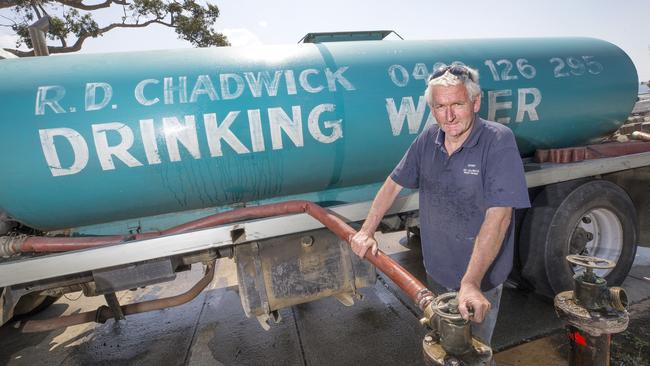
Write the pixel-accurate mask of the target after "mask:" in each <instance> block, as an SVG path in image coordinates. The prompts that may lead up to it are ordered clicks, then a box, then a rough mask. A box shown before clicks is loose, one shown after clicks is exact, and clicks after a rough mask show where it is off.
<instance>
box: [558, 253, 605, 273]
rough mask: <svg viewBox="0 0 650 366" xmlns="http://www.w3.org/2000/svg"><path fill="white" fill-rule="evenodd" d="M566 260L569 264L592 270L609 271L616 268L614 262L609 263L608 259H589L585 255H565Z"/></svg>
mask: <svg viewBox="0 0 650 366" xmlns="http://www.w3.org/2000/svg"><path fill="white" fill-rule="evenodd" d="M566 260H567V261H568V262H569V263H573V264H575V265H578V266H582V267H585V268H594V269H610V268H614V267H616V262H614V261H610V260H609V259H602V258H597V257H590V256H586V255H577V254H572V255H567V256H566Z"/></svg>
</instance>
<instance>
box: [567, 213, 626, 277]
mask: <svg viewBox="0 0 650 366" xmlns="http://www.w3.org/2000/svg"><path fill="white" fill-rule="evenodd" d="M622 250H623V225H622V224H621V220H619V218H618V216H616V214H615V213H614V212H612V211H610V210H608V209H605V208H596V209H593V210H589V211H587V212H586V213H585V214H584V215H582V217H581V218H580V220H578V224H577V225H576V227H575V229H574V230H573V233H572V237H571V239H570V244H569V253H570V254H579V255H587V256H592V257H598V258H602V259H608V260H611V261H614V262H618V259H619V258H620V256H621V252H622ZM571 269H572V270H573V272H574V273H582V272H583V271H584V268H582V267H579V266H575V265H571ZM612 270H613V269H598V270H594V273H595V274H596V275H598V276H600V277H605V276H607V275H608V274H610V273H611V272H612Z"/></svg>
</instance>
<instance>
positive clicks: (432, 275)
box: [352, 64, 530, 344]
mask: <svg viewBox="0 0 650 366" xmlns="http://www.w3.org/2000/svg"><path fill="white" fill-rule="evenodd" d="M425 97H426V100H427V102H428V103H429V106H430V107H431V110H432V112H433V114H434V116H435V117H436V121H437V122H438V124H437V125H433V126H431V127H429V128H427V129H425V130H424V131H423V132H422V133H421V134H420V135H419V136H418V137H417V138H416V139H415V140H414V141H413V143H412V144H411V146H410V147H409V149H408V151H407V152H406V154H405V155H404V157H403V158H402V160H401V161H400V163H399V164H398V165H397V167H396V168H395V169H394V170H393V172H392V173H391V174H390V176H389V177H388V178H387V179H386V182H385V183H384V185H383V186H382V187H381V189H380V190H379V192H378V193H377V196H376V197H375V200H374V201H373V204H372V207H371V208H370V212H369V213H368V217H367V218H366V221H365V222H364V224H363V226H362V228H361V230H359V232H358V233H357V234H356V235H355V236H354V237H353V239H352V248H353V250H354V252H355V253H356V254H357V255H359V256H360V257H362V258H363V257H364V256H365V255H375V254H376V253H377V242H376V241H375V239H374V237H373V235H374V233H375V230H376V229H377V226H378V225H379V222H380V221H381V219H382V217H383V216H384V214H385V213H386V211H387V210H388V209H389V208H390V206H391V205H392V204H393V201H394V200H395V197H396V196H397V195H398V193H399V192H400V190H401V189H402V188H403V187H407V188H413V189H415V188H417V189H418V190H419V193H420V198H419V199H420V235H421V240H422V256H423V259H424V266H425V269H426V272H427V277H428V282H429V285H430V287H431V288H432V290H434V292H435V293H436V294H440V293H441V292H447V291H451V290H453V291H458V301H459V311H460V314H461V315H462V316H463V318H465V319H468V320H472V321H473V324H472V332H473V334H474V336H476V337H478V338H480V339H481V340H483V342H485V343H487V344H490V340H491V338H492V331H493V330H494V325H495V324H496V316H497V314H498V308H499V301H500V297H501V289H502V287H503V282H504V281H505V280H506V278H507V276H508V274H509V272H510V270H511V268H512V258H513V247H514V241H513V239H514V238H513V236H514V227H513V224H512V222H513V220H512V216H513V208H524V207H530V202H529V199H528V191H527V188H526V181H525V178H524V171H523V165H522V162H521V158H520V156H519V151H518V150H517V146H516V144H515V138H514V135H513V133H512V131H511V130H510V129H508V128H507V127H505V126H503V125H501V124H498V123H495V122H490V121H485V120H483V119H481V118H480V117H478V115H477V112H478V111H479V109H480V106H481V88H480V86H479V84H478V72H477V71H476V70H473V69H471V68H468V67H466V66H464V65H458V64H454V65H451V66H445V67H441V68H439V69H437V70H436V71H435V72H434V73H433V74H432V75H431V77H430V78H429V82H428V85H427V89H426V91H425ZM369 250H370V251H369ZM368 251H369V252H368ZM472 313H473V315H470V314H472Z"/></svg>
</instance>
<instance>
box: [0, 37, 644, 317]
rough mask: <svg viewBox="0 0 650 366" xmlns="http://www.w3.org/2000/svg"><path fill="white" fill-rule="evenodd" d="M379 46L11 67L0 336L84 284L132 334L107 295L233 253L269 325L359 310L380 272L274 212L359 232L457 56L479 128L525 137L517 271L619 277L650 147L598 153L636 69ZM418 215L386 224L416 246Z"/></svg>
mask: <svg viewBox="0 0 650 366" xmlns="http://www.w3.org/2000/svg"><path fill="white" fill-rule="evenodd" d="M386 34H387V32H383V31H382V32H352V33H333V34H322V33H313V34H309V35H308V36H307V37H305V39H304V41H305V42H304V43H301V44H297V45H277V46H255V47H227V48H211V49H184V50H164V51H146V52H133V53H112V54H81V55H65V56H57V57H33V58H26V59H7V60H2V61H0V79H1V80H2V84H1V85H0V95H1V96H2V97H1V98H0V100H1V101H2V108H1V109H0V151H1V153H0V169H1V170H2V174H0V187H1V189H0V254H1V256H2V260H1V261H0V289H2V290H1V291H2V292H1V296H2V302H1V303H2V308H1V309H0V314H1V319H2V323H3V324H4V323H5V322H7V321H8V320H9V319H11V318H12V316H14V315H16V314H24V313H29V312H31V311H34V310H38V309H39V308H42V307H44V306H47V305H48V304H49V303H51V302H52V301H54V300H56V299H57V298H58V297H59V296H61V295H62V294H65V293H67V292H72V291H80V290H83V293H84V294H85V295H86V296H104V297H105V298H106V302H107V308H108V309H109V310H110V311H109V312H110V313H111V314H112V315H111V316H113V317H115V318H117V319H119V318H121V317H123V316H124V315H125V314H123V311H122V310H123V309H124V307H121V306H120V305H121V304H119V302H118V301H117V298H116V297H115V292H117V291H120V290H125V289H132V288H137V287H142V286H147V285H150V284H154V283H164V282H168V281H172V280H174V279H175V277H176V274H177V273H178V272H180V271H184V270H188V269H189V268H190V267H191V265H192V264H197V263H204V264H207V265H208V267H210V263H213V261H214V260H215V259H216V258H221V257H232V258H234V259H235V262H236V266H237V273H238V282H239V294H240V296H241V300H242V306H243V307H244V310H245V312H246V314H247V315H248V316H251V317H256V318H257V319H258V320H260V323H261V324H262V325H263V326H265V327H267V326H268V323H269V322H270V321H271V320H273V319H275V318H276V317H277V310H278V309H280V308H283V307H287V306H291V305H293V304H298V303H304V302H308V301H313V300H316V299H318V298H322V297H325V296H335V297H336V298H337V299H339V300H340V301H342V302H343V303H345V304H348V305H351V304H352V303H353V302H354V298H355V297H354V295H355V294H356V293H357V290H358V288H360V287H364V286H369V285H371V284H372V283H373V282H374V280H375V277H376V272H375V268H374V267H373V266H371V265H369V264H367V263H366V262H365V261H361V260H359V259H358V258H356V256H354V255H353V254H352V253H351V251H350V249H349V247H348V246H347V244H346V243H344V242H343V241H342V240H341V239H339V238H337V237H336V236H335V235H333V234H332V233H331V232H330V231H329V230H327V229H326V228H324V226H323V224H322V223H321V222H319V221H317V220H314V219H313V218H311V217H310V216H309V215H308V214H307V213H297V214H290V213H292V212H293V211H291V210H286V209H282V207H284V206H282V203H283V202H288V201H292V202H295V201H296V200H298V202H307V201H310V202H314V203H316V204H318V205H320V206H324V207H327V209H328V210H329V212H332V213H334V214H335V215H337V216H338V217H340V218H343V219H344V220H346V221H348V222H351V223H355V222H360V221H362V220H363V219H364V218H365V216H366V214H367V212H368V209H369V207H370V203H371V201H372V199H373V197H374V195H375V193H376V192H377V189H378V188H379V185H380V184H381V182H383V180H384V179H385V178H386V176H387V175H388V174H389V172H390V171H391V170H392V168H393V167H394V166H395V165H396V164H397V162H398V161H399V159H400V158H401V156H402V155H403V153H404V152H405V151H406V149H407V148H408V146H409V144H410V143H411V141H412V140H413V139H414V138H415V137H416V136H417V134H418V133H420V132H421V131H422V130H423V129H426V128H428V127H429V126H431V125H433V124H435V123H436V121H435V118H434V117H433V115H432V114H431V113H430V110H429V107H428V106H427V103H426V101H425V100H424V97H423V91H424V88H425V85H426V80H427V77H428V76H429V75H430V74H431V73H432V71H433V70H435V69H436V68H437V67H439V66H440V65H442V64H451V63H454V62H460V63H463V64H466V65H469V66H471V67H474V68H477V69H478V70H479V71H480V73H481V80H480V83H481V86H482V88H483V94H482V100H483V103H482V108H481V111H480V112H479V113H480V115H481V116H482V117H484V118H486V119H490V120H494V121H497V122H499V123H503V124H504V125H506V126H508V127H509V128H511V129H512V130H513V131H514V133H515V136H516V140H517V144H518V147H519V149H520V152H521V156H522V159H523V162H524V165H525V170H526V179H527V184H528V187H529V193H530V199H531V202H532V207H531V208H530V209H528V210H520V211H517V212H516V215H515V216H516V222H515V225H516V229H517V230H516V232H517V239H516V256H515V263H514V268H515V272H514V273H513V276H514V277H515V278H518V279H519V282H520V283H521V284H526V285H527V286H530V287H532V288H534V289H535V290H536V291H538V292H540V293H542V294H546V295H552V294H554V293H556V292H559V291H563V290H566V289H569V288H571V286H572V283H573V282H572V276H573V274H574V271H575V270H576V269H574V268H573V267H571V266H570V265H569V264H567V262H566V261H565V260H564V259H563V258H564V257H565V256H566V255H567V254H583V255H591V256H596V257H600V258H606V259H610V260H613V261H615V262H617V265H616V267H615V268H613V269H609V270H602V273H598V274H599V275H601V276H603V277H605V278H606V279H607V280H608V282H609V283H610V284H615V285H616V284H620V283H621V282H622V281H623V279H624V278H625V277H626V275H627V273H628V271H629V270H630V267H631V265H632V261H633V259H634V256H635V252H636V247H637V245H638V244H640V243H648V242H650V241H649V240H648V238H649V236H648V235H650V233H649V232H648V230H647V228H649V227H650V225H649V224H650V223H649V222H648V220H650V206H649V204H648V203H649V202H648V197H650V195H648V194H647V193H648V187H650V185H649V184H648V177H649V176H650V168H649V166H650V147H649V146H648V145H650V143H647V142H640V141H638V142H610V143H604V141H605V139H607V138H608V136H610V135H611V134H612V133H613V132H614V131H616V130H617V129H619V127H621V125H622V124H623V123H624V122H625V121H626V118H627V117H628V115H629V114H630V112H631V111H632V108H633V107H634V104H635V101H636V99H637V85H638V77H637V72H636V69H635V67H634V65H633V63H632V61H631V60H630V58H629V57H628V56H627V55H626V54H625V53H624V52H623V51H622V50H621V49H619V48H618V47H616V46H615V45H612V44H610V43H608V42H604V41H601V40H597V39H589V38H538V39H524V38H519V39H488V40H445V41H435V40H432V41H405V40H395V41H389V40H382V38H383V37H384V36H385V35H386ZM268 205H272V206H271V207H281V209H278V210H273V211H272V212H266V211H264V208H266V207H269V206H268ZM278 205H279V206H278ZM418 205H419V202H418V193H417V192H414V191H405V192H403V194H402V195H401V196H400V197H399V198H398V200H397V201H396V203H395V204H394V205H393V207H392V208H391V210H390V211H389V214H388V215H387V216H386V217H385V219H384V221H383V222H382V225H381V229H382V230H385V231H391V230H404V229H407V230H408V231H409V232H417V230H418V227H417V225H418V219H417V217H418ZM256 208H261V209H260V210H258V211H260V212H261V211H264V212H262V213H261V214H260V212H258V211H255V209H256ZM210 268H213V267H210ZM209 274H210V271H207V274H206V277H209ZM202 281H204V280H202ZM207 281H208V282H209V279H208V280H207ZM205 284H206V283H205V281H204V282H203V283H197V285H196V286H195V288H193V290H192V291H194V293H196V291H200V290H201V288H202V287H201V286H204V285H205ZM167 305H169V304H168V303H167ZM148 309H150V308H148ZM97 314H99V312H98V313H97ZM85 320H86V321H87V320H93V319H85Z"/></svg>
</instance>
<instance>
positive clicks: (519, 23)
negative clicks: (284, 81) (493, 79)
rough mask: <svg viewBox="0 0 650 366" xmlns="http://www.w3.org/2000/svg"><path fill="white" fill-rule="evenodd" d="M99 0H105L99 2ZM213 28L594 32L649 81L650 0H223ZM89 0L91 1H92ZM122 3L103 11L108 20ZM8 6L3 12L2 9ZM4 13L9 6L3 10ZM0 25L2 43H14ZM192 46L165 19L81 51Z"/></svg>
mask: <svg viewBox="0 0 650 366" xmlns="http://www.w3.org/2000/svg"><path fill="white" fill-rule="evenodd" d="M96 2H99V1H96ZM211 2H213V3H214V4H216V5H217V6H219V9H220V10H221V16H220V18H219V20H218V21H217V23H216V24H215V29H216V30H217V31H220V32H222V33H224V34H226V35H227V36H228V37H229V39H230V42H231V43H232V44H233V45H234V46H242V45H255V44H292V43H296V42H298V40H300V39H301V38H302V37H303V36H304V35H305V34H307V33H309V32H335V31H354V30H379V29H389V30H394V31H396V32H397V33H398V34H399V35H400V36H402V37H403V38H404V39H408V40H423V39H465V38H479V39H480V38H509V37H573V36H580V37H594V38H599V39H602V40H605V41H609V42H611V43H613V44H615V45H617V46H619V47H620V48H621V49H623V50H624V51H625V52H626V53H627V54H628V55H629V56H630V58H631V59H632V61H633V62H634V64H635V66H636V68H637V70H638V74H639V79H640V80H642V81H648V80H650V30H649V29H650V18H648V14H650V0H626V1H618V2H615V1H606V0H537V1H523V0H505V1H498V0H497V1H478V0H466V1H456V2H453V1H446V2H440V1H424V0H417V1H416V0H413V1H410V0H401V1H400V0H397V1H396V0H391V1H388V0H374V1H372V0H347V1H343V0H328V1H318V2H315V1H309V0H303V1H290V0H274V1H261V0H255V1H253V0H223V1H211ZM85 3H91V2H90V1H88V0H86V1H85ZM119 11H120V9H115V10H112V11H105V12H103V13H102V14H100V15H99V17H98V18H97V20H98V22H100V25H101V24H107V23H109V22H110V20H111V18H113V19H116V18H119V16H120V15H121V13H120V12H119ZM2 14H3V12H0V15H2ZM4 14H6V10H5V11H4ZM13 41H14V39H13V36H12V35H11V34H10V33H9V32H8V30H7V28H3V27H0V47H11V46H13V43H14V42H13ZM188 47H192V46H191V44H189V43H188V42H186V41H181V40H178V39H177V36H176V34H175V33H174V31H173V30H171V29H169V28H165V27H163V26H150V27H148V28H145V29H135V30H133V29H129V30H121V29H120V30H115V31H111V32H110V33H108V34H106V35H105V36H103V37H100V38H97V39H90V40H88V41H86V43H85V44H84V48H83V50H82V52H116V51H134V50H149V49H174V48H188Z"/></svg>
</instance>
